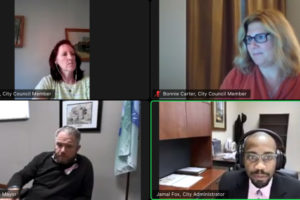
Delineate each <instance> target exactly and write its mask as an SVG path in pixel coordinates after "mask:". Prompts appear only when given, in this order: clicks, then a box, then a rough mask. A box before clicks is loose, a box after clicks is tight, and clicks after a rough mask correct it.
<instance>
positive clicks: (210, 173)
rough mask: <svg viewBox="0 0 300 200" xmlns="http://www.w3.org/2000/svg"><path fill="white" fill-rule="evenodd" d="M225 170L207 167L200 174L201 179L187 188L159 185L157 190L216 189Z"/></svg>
mask: <svg viewBox="0 0 300 200" xmlns="http://www.w3.org/2000/svg"><path fill="white" fill-rule="evenodd" d="M225 172H226V170H223V169H213V168H212V169H207V170H205V172H203V173H201V174H200V176H202V177H203V179H201V180H200V181H198V182H197V183H196V184H194V185H193V186H191V187H189V188H179V187H172V186H164V185H160V186H159V190H218V189H219V181H220V178H221V176H222V175H223V174H224V173H225Z"/></svg>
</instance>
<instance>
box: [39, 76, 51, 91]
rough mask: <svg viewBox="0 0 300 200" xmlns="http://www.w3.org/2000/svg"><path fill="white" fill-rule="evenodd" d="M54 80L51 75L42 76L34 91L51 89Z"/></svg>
mask: <svg viewBox="0 0 300 200" xmlns="http://www.w3.org/2000/svg"><path fill="white" fill-rule="evenodd" d="M53 84H54V80H53V78H52V76H51V74H49V75H47V76H44V77H43V78H42V79H41V80H40V82H39V83H38V84H37V86H36V87H35V89H51V88H52V87H53Z"/></svg>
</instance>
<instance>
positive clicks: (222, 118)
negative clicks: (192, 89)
mask: <svg viewBox="0 0 300 200" xmlns="http://www.w3.org/2000/svg"><path fill="white" fill-rule="evenodd" d="M212 123H213V124H212V128H213V129H216V130H226V102H224V101H214V102H212Z"/></svg>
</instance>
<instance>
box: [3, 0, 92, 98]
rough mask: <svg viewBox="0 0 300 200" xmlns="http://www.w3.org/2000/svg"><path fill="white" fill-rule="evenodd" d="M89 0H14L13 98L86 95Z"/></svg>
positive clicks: (88, 70)
mask: <svg viewBox="0 0 300 200" xmlns="http://www.w3.org/2000/svg"><path fill="white" fill-rule="evenodd" d="M90 42H91V40H90V1H89V0H73V1H72V2H71V1H67V0H62V1H60V0H54V1H52V0H51V1H49V0H43V1H40V0H25V1H24V0H15V17H14V46H15V60H14V61H15V79H14V81H15V83H14V85H15V88H14V89H15V90H14V91H12V92H10V91H7V93H6V95H7V96H9V95H13V97H14V98H15V99H19V98H21V99H90V76H89V75H90Z"/></svg>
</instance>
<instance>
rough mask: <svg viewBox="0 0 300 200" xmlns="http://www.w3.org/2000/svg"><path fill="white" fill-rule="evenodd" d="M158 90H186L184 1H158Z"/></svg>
mask: <svg viewBox="0 0 300 200" xmlns="http://www.w3.org/2000/svg"><path fill="white" fill-rule="evenodd" d="M159 88H160V89H186V0H159Z"/></svg>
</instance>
